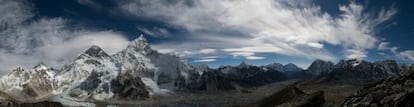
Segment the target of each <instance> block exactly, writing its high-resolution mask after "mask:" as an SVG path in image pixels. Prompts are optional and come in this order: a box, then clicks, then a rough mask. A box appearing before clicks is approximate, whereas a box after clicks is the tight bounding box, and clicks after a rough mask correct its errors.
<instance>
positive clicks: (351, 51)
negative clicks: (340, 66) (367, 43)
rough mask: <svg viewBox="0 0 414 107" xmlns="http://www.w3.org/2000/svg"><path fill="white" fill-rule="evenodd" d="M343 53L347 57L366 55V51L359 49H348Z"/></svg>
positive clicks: (355, 57) (358, 57)
mask: <svg viewBox="0 0 414 107" xmlns="http://www.w3.org/2000/svg"><path fill="white" fill-rule="evenodd" d="M345 53H346V58H347V59H364V58H366V57H367V53H366V52H365V51H361V50H355V49H349V50H346V52H345Z"/></svg>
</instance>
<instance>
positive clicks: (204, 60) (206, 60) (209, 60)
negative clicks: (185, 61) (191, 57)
mask: <svg viewBox="0 0 414 107" xmlns="http://www.w3.org/2000/svg"><path fill="white" fill-rule="evenodd" d="M214 61H217V60H216V59H199V60H195V61H193V62H214Z"/></svg>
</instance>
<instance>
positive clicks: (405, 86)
mask: <svg viewBox="0 0 414 107" xmlns="http://www.w3.org/2000/svg"><path fill="white" fill-rule="evenodd" d="M342 106H343V107H413V106H414V72H413V70H411V72H410V73H407V74H405V75H403V77H401V78H389V79H386V80H383V81H382V82H380V83H378V84H375V85H372V86H368V87H366V88H364V89H362V90H360V91H358V93H357V94H356V95H352V96H350V97H348V98H347V99H346V100H345V101H344V102H343V104H342Z"/></svg>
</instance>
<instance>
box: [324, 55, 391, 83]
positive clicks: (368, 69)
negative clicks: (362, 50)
mask: <svg viewBox="0 0 414 107" xmlns="http://www.w3.org/2000/svg"><path fill="white" fill-rule="evenodd" d="M392 75H393V74H390V73H389V71H385V70H384V69H383V66H382V65H380V64H376V63H371V62H367V61H363V60H362V61H359V60H347V61H344V60H341V61H340V62H339V63H338V64H336V65H335V68H334V69H333V70H332V72H331V73H329V74H327V75H326V76H323V77H321V78H324V81H325V82H331V83H346V84H367V83H374V82H378V81H380V80H382V79H385V78H387V77H391V76H392Z"/></svg>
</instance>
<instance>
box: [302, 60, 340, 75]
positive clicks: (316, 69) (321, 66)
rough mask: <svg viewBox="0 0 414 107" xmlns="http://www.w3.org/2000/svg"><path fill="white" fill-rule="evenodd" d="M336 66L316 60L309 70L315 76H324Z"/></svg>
mask: <svg viewBox="0 0 414 107" xmlns="http://www.w3.org/2000/svg"><path fill="white" fill-rule="evenodd" d="M333 67H334V64H333V63H332V62H329V61H323V60H320V59H318V60H315V61H314V62H313V63H312V64H311V65H310V66H309V68H308V69H307V71H308V72H310V73H312V74H313V75H321V74H322V75H323V74H327V73H329V72H331V71H332V69H333Z"/></svg>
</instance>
